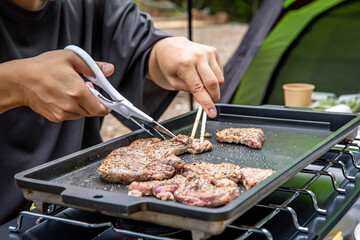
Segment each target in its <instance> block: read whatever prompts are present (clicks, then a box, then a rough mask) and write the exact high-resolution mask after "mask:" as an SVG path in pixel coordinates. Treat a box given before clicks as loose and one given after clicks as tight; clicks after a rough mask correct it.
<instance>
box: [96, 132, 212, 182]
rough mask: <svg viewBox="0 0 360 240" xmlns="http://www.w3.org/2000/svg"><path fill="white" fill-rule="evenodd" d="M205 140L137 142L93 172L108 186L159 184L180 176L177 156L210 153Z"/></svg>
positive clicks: (185, 138)
mask: <svg viewBox="0 0 360 240" xmlns="http://www.w3.org/2000/svg"><path fill="white" fill-rule="evenodd" d="M212 148H213V146H212V144H211V143H210V142H209V141H207V140H205V141H204V142H203V143H202V144H200V141H199V140H198V139H191V138H190V137H188V136H185V135H178V136H176V137H174V138H172V139H170V140H166V141H161V140H160V139H158V138H147V139H140V140H136V141H134V142H132V143H131V144H130V145H129V146H127V147H121V148H118V149H115V150H113V151H112V152H111V153H110V154H109V155H108V156H107V157H106V158H105V160H104V161H103V162H102V163H101V165H100V167H99V168H98V169H97V171H98V173H99V175H100V177H101V178H102V179H104V180H106V181H109V182H133V181H149V180H163V179H168V178H171V177H172V176H173V175H174V174H175V173H176V172H181V171H182V170H183V169H184V165H183V163H182V161H181V159H180V158H179V157H177V155H180V154H183V153H185V152H189V153H192V154H197V153H202V152H204V151H210V150H212Z"/></svg>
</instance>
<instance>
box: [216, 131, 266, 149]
mask: <svg viewBox="0 0 360 240" xmlns="http://www.w3.org/2000/svg"><path fill="white" fill-rule="evenodd" d="M216 136H217V138H218V140H219V141H220V142H228V143H237V144H239V143H240V144H244V145H246V146H248V147H251V148H258V149H260V148H262V146H263V143H264V140H265V137H264V132H263V131H262V130H261V129H259V128H226V129H223V130H221V131H216Z"/></svg>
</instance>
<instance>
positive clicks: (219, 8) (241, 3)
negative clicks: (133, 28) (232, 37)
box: [134, 0, 265, 23]
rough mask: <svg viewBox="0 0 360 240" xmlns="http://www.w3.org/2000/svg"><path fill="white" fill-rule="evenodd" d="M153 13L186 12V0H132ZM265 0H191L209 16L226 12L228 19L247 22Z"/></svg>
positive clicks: (175, 15)
mask: <svg viewBox="0 0 360 240" xmlns="http://www.w3.org/2000/svg"><path fill="white" fill-rule="evenodd" d="M134 1H135V2H136V4H137V5H138V6H139V7H140V9H142V10H143V11H148V12H151V13H152V14H153V15H159V16H163V17H164V16H166V17H177V16H181V15H183V14H185V13H186V10H187V7H188V6H187V4H188V0H134ZM264 1H265V0H226V1H221V0H196V1H195V0H192V8H193V9H196V10H197V11H199V12H201V13H203V14H207V15H209V16H211V15H216V14H218V13H226V14H227V16H228V19H229V21H232V22H241V23H248V22H249V21H250V20H251V18H252V16H253V15H254V14H255V12H256V11H257V10H258V9H259V7H260V6H261V4H262V3H263V2H264Z"/></svg>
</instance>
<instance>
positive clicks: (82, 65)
mask: <svg viewBox="0 0 360 240" xmlns="http://www.w3.org/2000/svg"><path fill="white" fill-rule="evenodd" d="M64 51H67V52H68V54H69V55H68V56H69V58H70V62H71V64H72V65H73V66H74V68H75V71H76V72H78V73H82V74H84V75H86V76H92V77H95V74H94V72H93V71H92V70H91V68H90V67H89V65H88V64H87V63H86V62H85V61H84V60H83V59H82V58H81V57H80V56H78V55H77V54H76V53H74V52H73V51H71V50H64ZM96 64H97V65H98V67H99V68H100V70H101V71H102V72H103V73H104V75H105V77H108V76H110V75H111V74H113V72H114V65H112V64H111V63H106V62H96Z"/></svg>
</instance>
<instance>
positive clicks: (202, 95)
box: [182, 67, 216, 118]
mask: <svg viewBox="0 0 360 240" xmlns="http://www.w3.org/2000/svg"><path fill="white" fill-rule="evenodd" d="M182 80H183V81H185V82H186V83H187V85H188V87H189V91H190V92H191V93H192V94H193V96H194V98H195V99H196V101H198V103H199V104H200V105H201V106H202V107H203V108H204V111H205V112H206V114H207V115H208V116H209V117H210V118H214V117H216V109H215V105H214V102H213V101H212V99H211V97H210V95H209V93H208V92H207V91H206V89H205V86H204V84H203V82H202V81H201V79H200V76H199V75H198V72H197V71H196V69H195V67H193V68H190V69H187V71H184V73H183V76H182Z"/></svg>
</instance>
